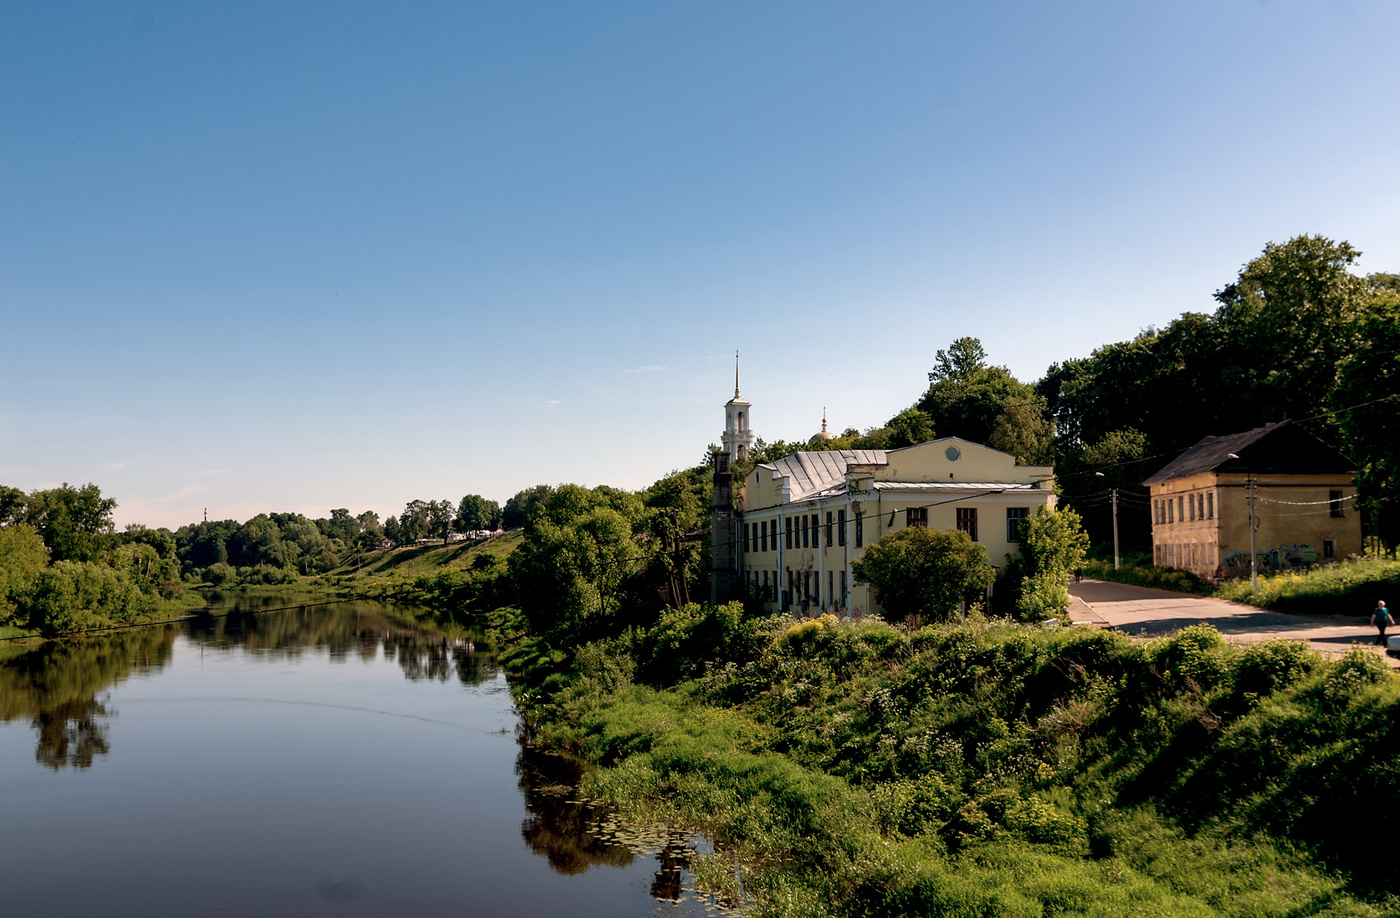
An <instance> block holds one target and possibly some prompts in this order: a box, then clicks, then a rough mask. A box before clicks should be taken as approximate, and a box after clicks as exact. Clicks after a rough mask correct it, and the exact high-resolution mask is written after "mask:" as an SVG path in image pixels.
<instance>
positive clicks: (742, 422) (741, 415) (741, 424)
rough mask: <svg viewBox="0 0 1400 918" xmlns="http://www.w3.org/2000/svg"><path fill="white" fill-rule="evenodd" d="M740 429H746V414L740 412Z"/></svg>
mask: <svg viewBox="0 0 1400 918" xmlns="http://www.w3.org/2000/svg"><path fill="white" fill-rule="evenodd" d="M739 429H740V430H743V429H744V412H742V411H741V412H739Z"/></svg>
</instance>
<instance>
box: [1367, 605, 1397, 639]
mask: <svg viewBox="0 0 1400 918" xmlns="http://www.w3.org/2000/svg"><path fill="white" fill-rule="evenodd" d="M1371 624H1373V625H1375V626H1376V627H1377V628H1378V629H1380V635H1379V636H1378V637H1377V638H1376V643H1377V644H1379V645H1381V646H1382V647H1385V646H1387V645H1386V640H1385V629H1386V628H1388V627H1390V626H1391V625H1393V624H1395V621H1394V620H1393V619H1392V618H1391V617H1390V610H1389V609H1387V608H1386V607H1385V600H1384V599H1382V600H1380V601H1379V602H1377V603H1376V610H1375V611H1374V612H1372V613H1371Z"/></svg>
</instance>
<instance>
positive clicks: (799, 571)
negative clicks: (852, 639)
mask: <svg viewBox="0 0 1400 918" xmlns="http://www.w3.org/2000/svg"><path fill="white" fill-rule="evenodd" d="M736 390H737V386H736ZM735 398H736V399H737V398H738V396H737V395H736V396H735ZM734 404H735V403H734V402H733V401H731V402H730V403H729V404H727V405H726V406H725V417H726V424H728V421H729V419H730V418H732V417H733V416H734V415H733V411H732V406H733V405H734ZM743 406H744V407H745V409H746V412H747V409H748V408H749V403H748V402H747V401H745V402H744V403H743ZM728 430H729V428H728V426H727V427H726V433H727V432H728ZM822 430H823V433H825V432H826V419H825V418H823V420H822ZM749 434H750V436H752V434H751V432H749ZM830 436H831V435H830V434H829V433H828V434H827V435H826V436H825V437H823V436H822V435H821V434H818V435H816V436H815V437H813V438H812V439H813V440H823V439H829V438H830ZM727 442H728V441H727ZM751 442H752V441H751V440H750V444H751ZM726 445H727V444H726ZM716 459H717V461H716V465H715V484H716V488H715V501H714V526H713V529H712V538H713V539H714V542H713V544H712V546H711V549H712V557H713V559H714V578H713V579H712V581H711V584H712V596H713V598H715V599H716V600H718V601H723V600H724V599H725V598H738V597H739V596H743V595H747V596H749V597H753V598H757V599H761V600H763V601H764V602H765V603H766V604H767V607H768V608H769V610H770V611H777V610H779V609H789V610H793V611H798V612H807V613H809V614H817V613H820V612H834V613H836V614H840V615H847V614H856V615H860V614H863V613H867V612H878V611H879V609H878V607H877V605H876V603H875V602H874V600H873V598H872V596H871V595H870V588H869V586H868V585H865V584H861V585H857V584H856V583H855V581H854V578H853V576H852V573H851V565H852V564H853V563H854V562H855V561H856V560H858V559H859V558H860V557H861V556H862V555H863V554H864V553H865V549H866V548H867V547H869V546H870V545H872V544H874V543H875V542H876V541H878V540H879V539H880V537H881V536H883V535H885V534H887V533H890V532H894V531H897V530H899V529H903V528H905V527H908V526H924V527H927V526H933V527H935V528H941V529H960V530H962V531H963V532H966V533H967V534H968V535H969V536H970V537H971V538H972V540H973V541H975V542H978V543H980V544H982V545H984V546H986V549H987V556H988V560H989V561H990V562H991V563H992V564H993V565H998V566H999V565H1002V564H1004V563H1005V558H1006V556H1007V555H1008V554H1010V555H1013V556H1018V555H1019V554H1020V550H1021V547H1020V529H1021V523H1022V521H1023V520H1025V519H1026V518H1027V517H1029V516H1031V515H1032V514H1033V513H1035V511H1036V509H1037V508H1038V507H1042V506H1054V503H1055V493H1054V479H1053V475H1054V471H1053V469H1052V468H1050V467H1049V466H1038V465H1019V464H1017V462H1016V457H1014V456H1012V455H1010V454H1008V453H1003V452H1001V451H999V450H994V449H991V448H990V447H986V446H983V445H981V444H979V443H973V442H971V441H968V440H963V439H960V438H958V437H944V438H943V439H941V440H933V441H931V442H928V443H921V444H918V445H917V446H910V447H906V448H904V449H895V450H883V449H876V450H810V451H807V450H804V451H802V452H798V453H795V454H793V455H791V456H787V457H785V458H783V459H779V460H777V461H775V462H771V463H764V464H762V465H759V466H757V467H755V468H754V469H753V471H752V472H750V473H749V475H748V477H747V478H746V479H745V480H744V481H743V482H742V484H741V485H740V486H739V491H738V494H737V495H736V496H735V499H734V504H736V505H737V507H738V512H737V513H732V512H729V511H728V505H729V497H728V492H729V490H730V488H731V487H732V486H733V483H732V482H731V478H730V476H731V473H730V466H729V461H730V454H729V452H728V450H725V451H723V452H721V453H720V454H719V455H718V456H717V457H716ZM735 461H737V459H736V460H735ZM721 504H724V505H725V506H721Z"/></svg>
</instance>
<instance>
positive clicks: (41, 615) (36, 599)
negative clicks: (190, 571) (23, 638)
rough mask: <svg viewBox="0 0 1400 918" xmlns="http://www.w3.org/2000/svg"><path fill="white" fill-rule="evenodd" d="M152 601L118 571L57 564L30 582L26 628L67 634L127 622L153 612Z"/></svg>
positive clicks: (83, 563)
mask: <svg viewBox="0 0 1400 918" xmlns="http://www.w3.org/2000/svg"><path fill="white" fill-rule="evenodd" d="M155 604H156V600H155V599H154V598H153V597H150V596H146V595H144V594H142V592H141V591H140V590H139V589H137V587H136V584H135V583H133V582H132V581H131V579H130V578H129V577H128V576H126V575H125V574H123V573H122V572H120V571H117V570H114V569H113V568H110V567H108V566H107V565H105V564H95V563H93V562H91V561H59V562H57V563H55V564H54V565H53V566H52V567H50V568H47V569H45V570H44V571H42V572H41V573H40V574H39V576H38V577H36V578H35V580H34V585H33V588H32V589H31V591H30V594H29V597H28V600H27V602H26V606H27V609H26V611H27V612H28V616H29V627H31V628H38V629H41V630H42V631H43V632H44V633H45V634H69V633H71V632H75V631H87V630H90V629H93V628H101V627H104V626H106V625H110V624H113V623H120V622H129V621H133V620H135V619H137V618H139V617H140V616H142V615H146V614H149V613H150V612H152V611H154V609H155Z"/></svg>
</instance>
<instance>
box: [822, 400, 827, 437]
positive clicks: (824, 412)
mask: <svg viewBox="0 0 1400 918" xmlns="http://www.w3.org/2000/svg"><path fill="white" fill-rule="evenodd" d="M822 433H826V406H825V405H822Z"/></svg>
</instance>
